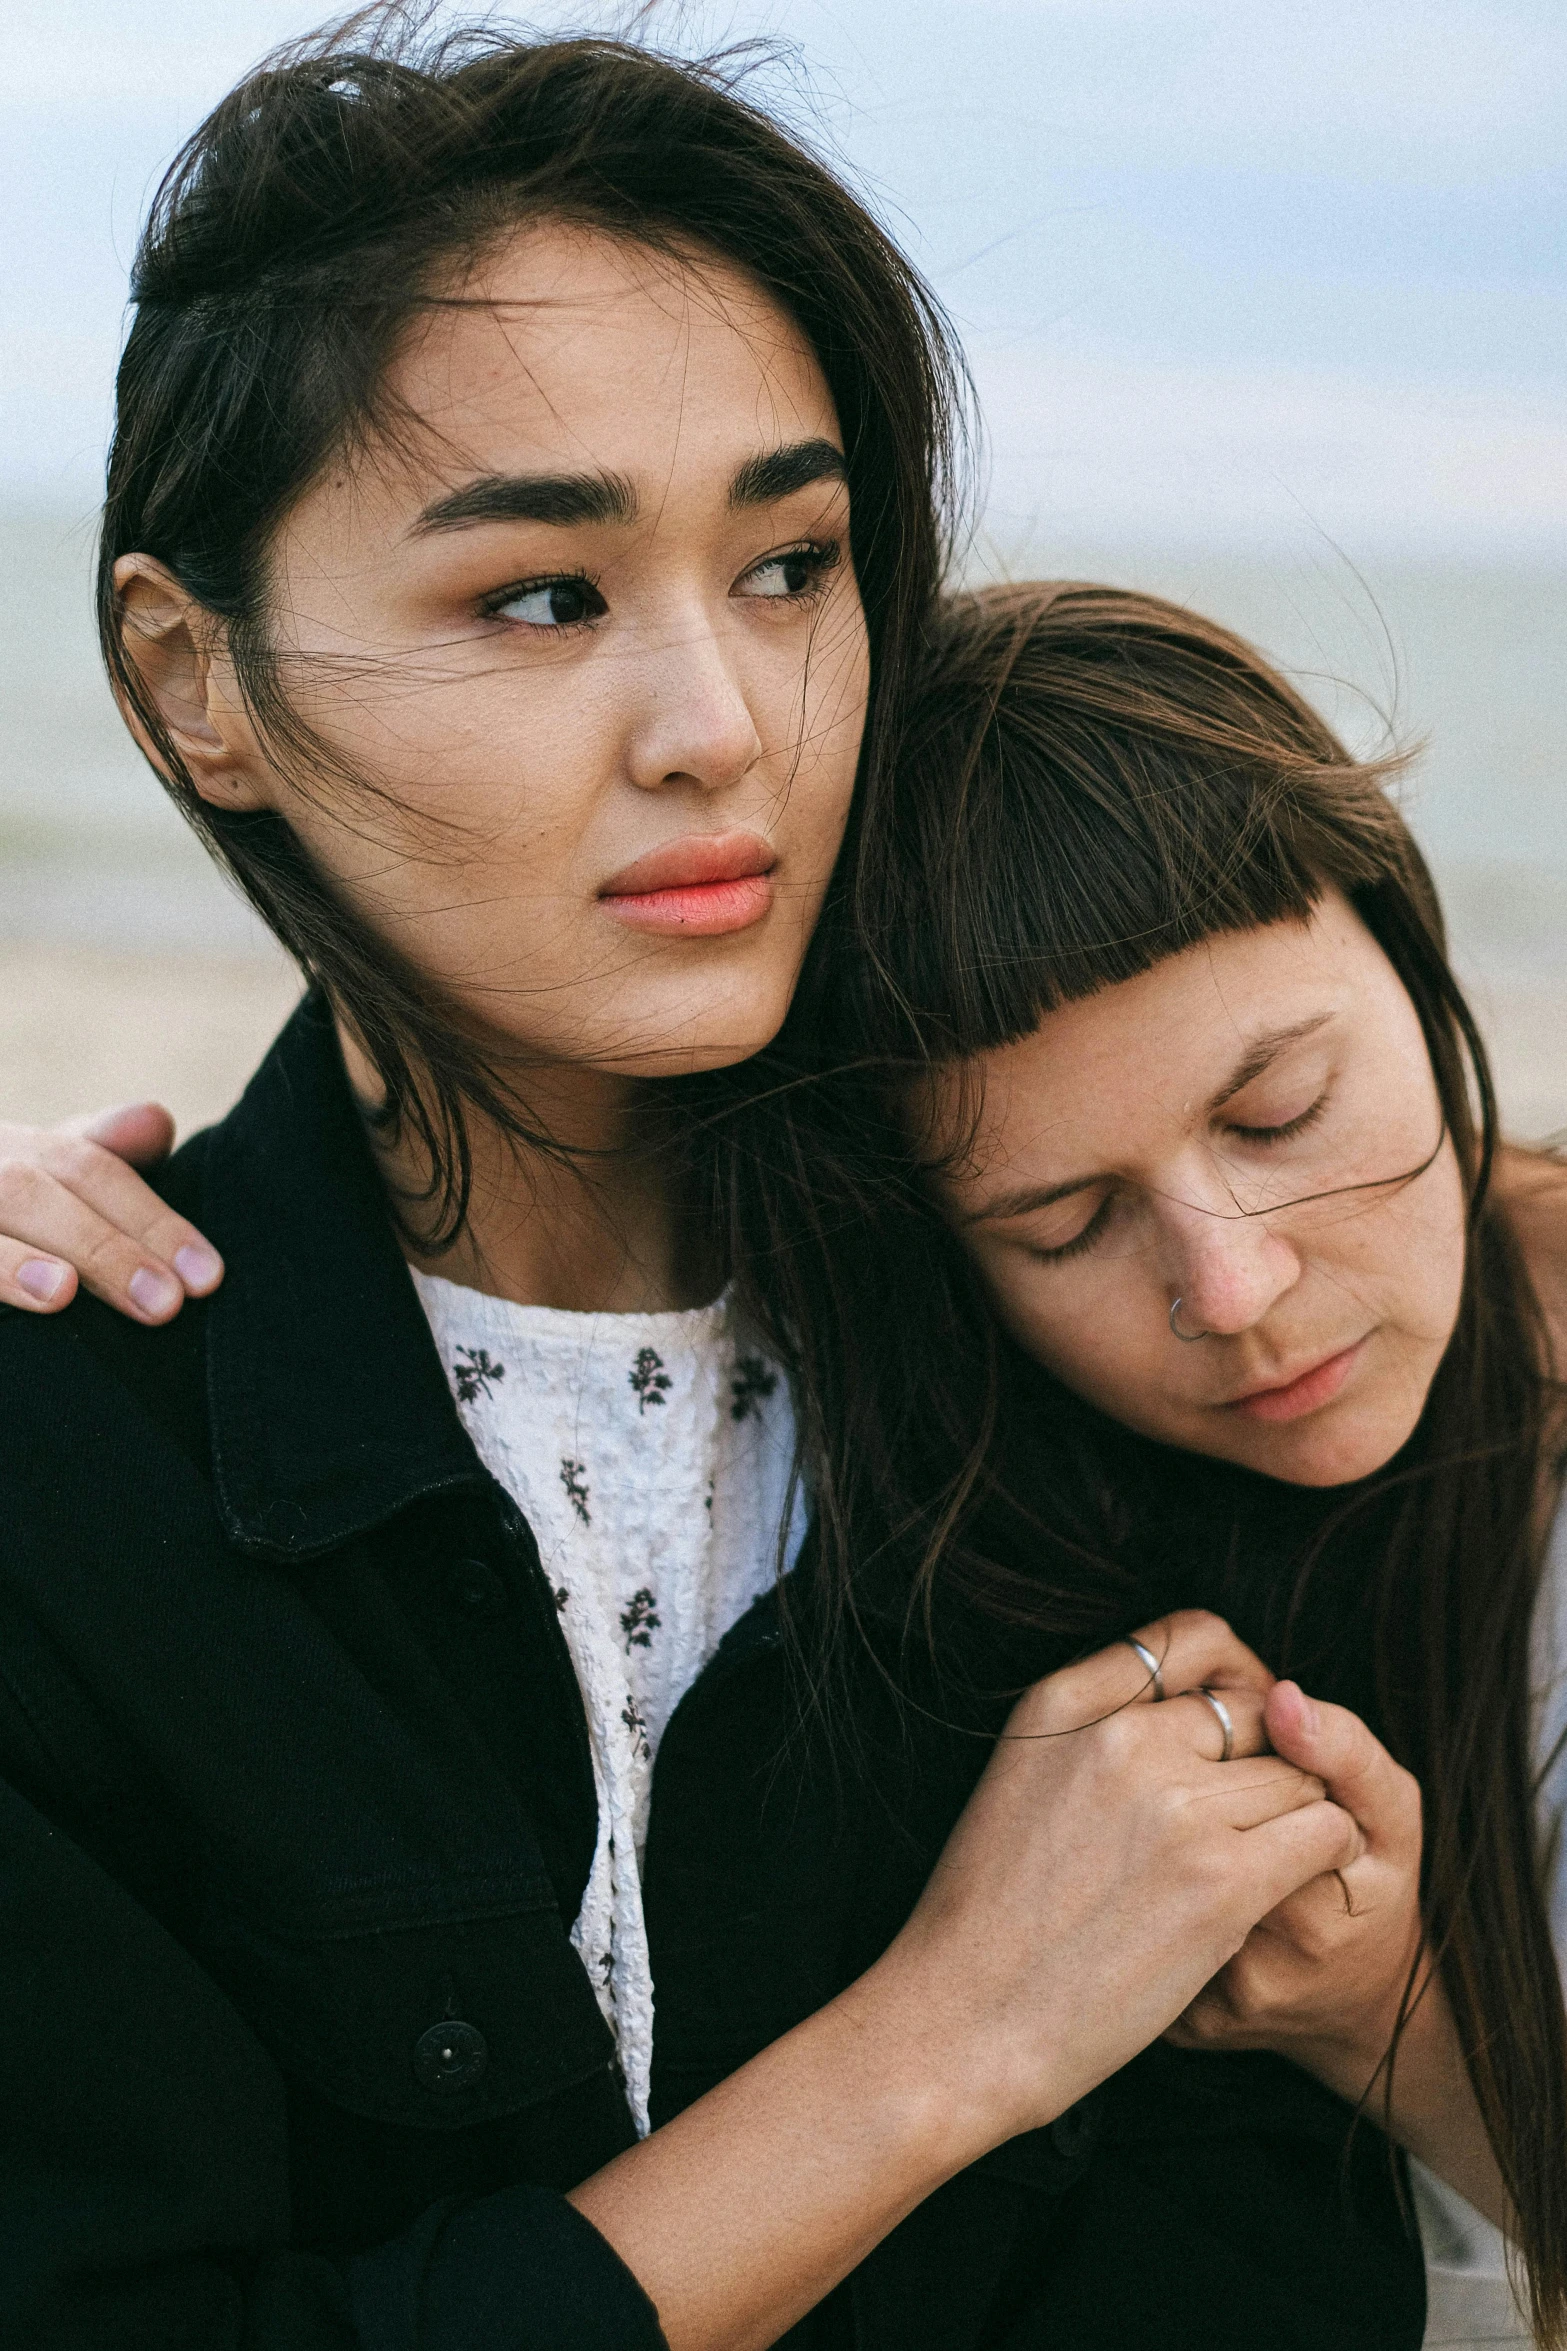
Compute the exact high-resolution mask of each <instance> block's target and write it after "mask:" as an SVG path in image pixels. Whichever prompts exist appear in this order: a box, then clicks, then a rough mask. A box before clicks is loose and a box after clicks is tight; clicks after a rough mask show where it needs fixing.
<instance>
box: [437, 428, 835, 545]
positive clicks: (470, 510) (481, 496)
mask: <svg viewBox="0 0 1567 2351" xmlns="http://www.w3.org/2000/svg"><path fill="white" fill-rule="evenodd" d="M847 478H848V466H847V463H846V461H845V458H844V454H843V451H842V450H841V449H837V448H835V447H834V446H833V444H832V442H831V441H822V440H814V441H791V442H790V443H789V444H788V446H787V447H785V448H782V449H769V450H765V451H763V452H762V453H761V454H760V455H758V456H756V457H748V458H747V459H746V460H745V462H744V464H743V465H740V466H738V467H737V468H736V470H735V473H734V476H733V478H732V480H731V481H730V484H729V504H730V505H731V507H734V508H737V509H738V508H741V507H747V506H774V505H776V504H777V503H778V502H779V501H780V500H781V499H784V498H792V497H793V496H794V494H795V493H796V491H799V490H808V489H809V488H810V486H811V484H812V483H813V482H823V481H838V482H841V481H844V480H846V479H847ZM637 511H638V506H637V494H636V491H635V490H634V489H633V487H632V485H631V484H630V482H628V481H627V480H626V478H625V476H624V474H617V473H487V474H480V475H478V476H477V478H476V479H475V480H473V481H471V482H464V483H463V484H462V486H461V488H460V489H456V490H448V491H447V492H446V493H445V495H444V496H442V497H440V498H435V499H432V500H431V502H430V504H429V505H428V506H426V507H425V508H424V509H423V511H422V512H421V513H420V515H419V517H418V519H417V520H416V522H415V523H414V525H413V529H412V531H411V533H410V536H411V537H414V538H423V537H425V536H426V535H427V534H428V533H430V532H432V531H462V530H471V529H472V528H473V527H474V526H475V525H476V524H479V523H493V522H542V523H553V524H554V525H555V526H556V527H557V528H559V529H564V530H570V529H572V528H574V527H577V528H580V527H581V526H582V525H583V524H589V523H599V524H603V523H622V524H624V523H632V522H635V521H636V519H637Z"/></svg>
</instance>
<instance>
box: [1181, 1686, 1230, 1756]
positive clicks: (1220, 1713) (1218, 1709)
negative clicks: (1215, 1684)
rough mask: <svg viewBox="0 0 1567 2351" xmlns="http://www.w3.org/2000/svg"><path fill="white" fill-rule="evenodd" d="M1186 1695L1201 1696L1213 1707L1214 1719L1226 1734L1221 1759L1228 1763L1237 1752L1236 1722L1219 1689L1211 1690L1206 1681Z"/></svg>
mask: <svg viewBox="0 0 1567 2351" xmlns="http://www.w3.org/2000/svg"><path fill="white" fill-rule="evenodd" d="M1186 1695H1187V1696H1188V1697H1189V1698H1201V1699H1202V1700H1203V1701H1204V1703H1205V1704H1206V1705H1209V1706H1211V1707H1212V1708H1213V1719H1214V1721H1215V1722H1216V1723H1217V1724H1218V1726H1219V1729H1220V1731H1221V1732H1222V1733H1223V1735H1224V1752H1223V1754H1222V1755H1221V1756H1220V1757H1219V1761H1220V1762H1221V1763H1228V1762H1229V1760H1230V1758H1231V1756H1232V1755H1233V1754H1234V1753H1235V1724H1234V1722H1233V1721H1232V1719H1231V1716H1230V1710H1229V1708H1228V1707H1227V1706H1226V1705H1225V1703H1224V1700H1223V1699H1222V1698H1221V1697H1220V1696H1219V1693H1218V1691H1217V1690H1210V1689H1209V1687H1208V1685H1207V1683H1206V1682H1204V1683H1203V1684H1202V1685H1201V1687H1200V1688H1199V1689H1195V1690H1188V1691H1187V1693H1186Z"/></svg>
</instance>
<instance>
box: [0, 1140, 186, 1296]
mask: <svg viewBox="0 0 1567 2351" xmlns="http://www.w3.org/2000/svg"><path fill="white" fill-rule="evenodd" d="M173 1141H174V1121H173V1119H172V1118H171V1117H170V1116H169V1113H168V1112H167V1111H166V1110H165V1109H164V1108H163V1107H162V1105H161V1104H159V1103H156V1102H134V1103H131V1104H129V1105H127V1106H126V1107H125V1108H124V1109H120V1110H105V1111H98V1112H96V1113H94V1114H93V1115H91V1116H90V1117H87V1118H84V1119H79V1120H73V1121H72V1122H71V1123H70V1124H69V1125H67V1126H63V1127H31V1126H8V1125H4V1124H0V1305H4V1306H13V1307H17V1308H20V1309H21V1310H22V1311H23V1312H24V1313H28V1314H56V1313H58V1312H59V1310H60V1309H61V1307H63V1306H69V1304H70V1303H71V1300H72V1299H73V1298H74V1297H75V1295H76V1291H77V1285H78V1280H79V1281H80V1283H81V1285H82V1286H83V1287H84V1288H86V1289H88V1290H90V1291H91V1293H92V1295H93V1296H94V1297H95V1298H101V1299H102V1300H103V1302H104V1304H105V1305H106V1306H113V1307H115V1308H117V1309H118V1310H119V1312H120V1313H121V1314H126V1315H129V1316H130V1318H131V1320H132V1321H133V1322H141V1323H162V1322H168V1321H170V1320H172V1318H173V1317H174V1316H175V1315H176V1314H178V1312H179V1310H180V1308H181V1306H182V1305H183V1304H184V1303H185V1300H186V1299H187V1298H204V1297H205V1296H206V1295H207V1293H208V1292H209V1291H210V1290H215V1289H216V1288H217V1286H218V1284H219V1283H220V1282H221V1281H222V1279H223V1260H222V1259H221V1258H220V1257H219V1255H218V1253H217V1251H216V1250H215V1249H214V1248H213V1247H212V1245H211V1243H210V1242H208V1241H207V1240H205V1239H204V1238H203V1236H202V1235H201V1234H200V1233H198V1232H197V1230H196V1228H195V1226H194V1225H193V1224H190V1223H188V1222H187V1221H186V1219H185V1218H184V1217H182V1216H176V1215H175V1213H174V1211H173V1210H172V1209H171V1208H170V1207H169V1206H168V1205H167V1204H166V1203H165V1202H164V1201H162V1200H160V1199H159V1197H158V1195H157V1193H156V1192H155V1191H154V1190H153V1189H152V1187H151V1185H150V1184H146V1183H144V1182H143V1181H142V1178H141V1177H140V1176H139V1175H137V1174H136V1172H135V1170H136V1169H137V1168H138V1167H152V1166H156V1164H157V1163H158V1161H159V1160H161V1159H165V1158H167V1156H168V1154H169V1151H170V1148H171V1147H172V1145H173Z"/></svg>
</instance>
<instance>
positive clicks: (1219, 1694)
mask: <svg viewBox="0 0 1567 2351" xmlns="http://www.w3.org/2000/svg"><path fill="white" fill-rule="evenodd" d="M1263 1704H1264V1701H1263V1698H1262V1696H1261V1695H1260V1694H1259V1693H1258V1692H1257V1691H1256V1690H1247V1689H1239V1688H1236V1687H1235V1686H1234V1685H1233V1684H1231V1685H1230V1686H1229V1687H1228V1688H1226V1689H1210V1688H1204V1687H1201V1686H1199V1687H1198V1688H1196V1689H1193V1690H1182V1691H1181V1692H1179V1694H1178V1695H1177V1696H1175V1697H1172V1698H1171V1699H1170V1700H1169V1701H1168V1702H1167V1705H1166V1709H1165V1715H1164V1720H1165V1721H1167V1722H1168V1723H1169V1724H1170V1726H1171V1728H1172V1729H1174V1728H1175V1727H1176V1725H1177V1724H1178V1725H1179V1728H1180V1734H1181V1737H1182V1738H1183V1739H1184V1740H1185V1741H1186V1742H1187V1743H1188V1745H1189V1746H1190V1747H1191V1748H1192V1750H1193V1752H1194V1753H1196V1754H1198V1755H1201V1756H1202V1757H1203V1758H1204V1759H1205V1761H1207V1762H1210V1763H1229V1762H1231V1761H1232V1760H1234V1759H1235V1758H1237V1757H1240V1756H1246V1755H1266V1754H1268V1753H1269V1752H1270V1747H1269V1740H1268V1733H1267V1727H1266V1725H1265V1723H1264V1721H1263Z"/></svg>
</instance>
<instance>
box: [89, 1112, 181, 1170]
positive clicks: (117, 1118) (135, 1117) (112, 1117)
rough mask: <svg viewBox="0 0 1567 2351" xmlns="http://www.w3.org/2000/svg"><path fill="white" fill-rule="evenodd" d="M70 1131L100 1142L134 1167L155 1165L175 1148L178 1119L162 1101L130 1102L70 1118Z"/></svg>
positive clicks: (118, 1157) (94, 1141) (116, 1156)
mask: <svg viewBox="0 0 1567 2351" xmlns="http://www.w3.org/2000/svg"><path fill="white" fill-rule="evenodd" d="M67 1132H68V1133H70V1134H73V1135H80V1136H81V1138H82V1140H83V1142H85V1143H99V1144H101V1145H102V1147H103V1149H104V1150H105V1151H112V1152H113V1153H114V1156H115V1158H116V1159H124V1160H127V1161H128V1162H129V1163H130V1165H131V1166H132V1167H151V1166H153V1165H154V1164H155V1163H156V1162H157V1161H158V1160H160V1159H167V1158H168V1156H169V1153H170V1152H171V1151H172V1150H173V1148H174V1120H173V1118H172V1117H171V1116H170V1114H169V1112H168V1111H166V1110H165V1109H164V1107H163V1104H162V1103H161V1102H127V1103H124V1104H122V1105H121V1107H120V1108H119V1109H117V1110H94V1111H91V1112H89V1114H88V1115H87V1116H86V1117H85V1118H73V1119H72V1120H70V1122H69V1124H68V1127H67Z"/></svg>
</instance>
